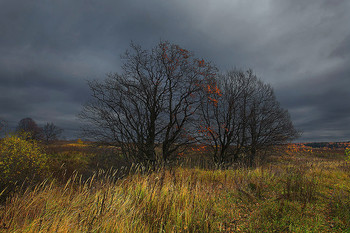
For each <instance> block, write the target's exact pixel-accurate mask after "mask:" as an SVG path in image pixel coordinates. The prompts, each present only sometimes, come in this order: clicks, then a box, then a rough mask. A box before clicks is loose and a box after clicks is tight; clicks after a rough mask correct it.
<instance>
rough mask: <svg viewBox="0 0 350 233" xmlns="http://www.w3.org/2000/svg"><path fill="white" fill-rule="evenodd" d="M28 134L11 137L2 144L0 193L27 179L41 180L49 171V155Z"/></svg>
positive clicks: (0, 144) (0, 149) (0, 154)
mask: <svg viewBox="0 0 350 233" xmlns="http://www.w3.org/2000/svg"><path fill="white" fill-rule="evenodd" d="M26 138H28V135H27V134H26V133H24V134H21V135H10V136H7V137H6V138H4V139H3V140H2V141H1V142H0V192H1V191H2V190H3V189H5V188H7V190H8V191H10V190H12V189H14V188H15V187H16V186H17V185H22V183H23V182H24V181H25V180H26V179H27V178H31V180H32V181H37V180H41V178H43V177H45V175H46V171H47V155H46V153H45V152H44V150H43V149H42V147H41V146H40V145H39V144H38V143H37V142H36V141H34V140H26Z"/></svg>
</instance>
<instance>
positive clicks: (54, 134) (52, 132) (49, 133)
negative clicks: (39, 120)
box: [43, 122, 63, 143]
mask: <svg viewBox="0 0 350 233" xmlns="http://www.w3.org/2000/svg"><path fill="white" fill-rule="evenodd" d="M62 132H63V129H61V128H59V127H57V126H56V125H55V124H54V123H52V122H51V123H46V125H44V127H43V136H44V140H45V142H46V143H50V142H53V141H56V140H57V139H58V137H59V136H60V135H61V134H62Z"/></svg>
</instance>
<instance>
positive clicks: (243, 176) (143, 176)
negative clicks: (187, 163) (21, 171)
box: [0, 152, 350, 232]
mask: <svg viewBox="0 0 350 233" xmlns="http://www.w3.org/2000/svg"><path fill="white" fill-rule="evenodd" d="M315 153H316V152H313V153H312V154H310V153H301V154H295V155H293V154H285V155H284V157H282V158H281V157H276V158H272V161H271V163H269V164H265V165H264V166H260V167H258V168H255V169H243V168H242V169H236V170H203V169H189V168H181V167H177V168H173V169H163V170H158V171H156V172H149V173H140V172H139V173H138V172H136V173H133V174H129V175H128V176H127V177H125V178H122V179H117V176H116V174H117V173H113V172H112V171H110V172H102V171H100V172H98V173H96V174H95V175H94V176H92V177H91V178H89V179H88V180H86V181H82V179H81V177H80V176H79V175H77V174H75V175H74V176H72V177H71V179H69V180H68V182H67V183H66V184H65V185H60V184H58V183H56V182H43V183H42V184H40V185H38V186H36V187H35V189H34V190H33V189H28V190H27V191H25V192H24V193H22V194H16V195H14V196H13V197H11V198H9V199H8V200H7V202H6V204H4V205H2V206H1V207H0V232H237V231H242V232H350V164H347V163H346V162H345V161H344V160H343V159H342V157H341V156H340V154H337V153H335V154H333V156H330V155H329V156H317V155H315Z"/></svg>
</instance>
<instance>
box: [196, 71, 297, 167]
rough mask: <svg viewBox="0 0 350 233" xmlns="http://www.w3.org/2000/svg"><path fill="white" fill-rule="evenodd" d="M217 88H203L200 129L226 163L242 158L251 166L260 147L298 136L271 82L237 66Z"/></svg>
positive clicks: (216, 159) (219, 162) (215, 155)
mask: <svg viewBox="0 0 350 233" xmlns="http://www.w3.org/2000/svg"><path fill="white" fill-rule="evenodd" d="M216 85H217V88H216V89H215V90H214V91H213V90H212V89H208V90H207V91H205V92H203V98H202V102H201V107H200V109H201V111H200V119H201V120H200V121H199V123H200V125H199V132H200V135H201V136H202V137H203V141H204V143H206V144H208V145H210V146H211V147H212V151H213V159H214V162H215V163H216V164H217V166H219V167H222V166H225V165H229V164H231V163H232V162H237V161H238V160H239V159H240V158H242V157H246V158H248V163H249V165H250V166H252V165H253V161H254V159H255V157H256V153H257V152H258V151H262V150H264V149H267V148H269V147H270V146H272V145H276V144H281V143H285V142H286V141H287V140H290V139H293V138H295V137H297V136H298V133H297V131H296V130H295V129H294V127H293V125H292V122H291V120H290V116H289V114H288V112H287V111H286V110H284V109H282V108H281V107H280V105H279V103H278V101H277V100H276V97H275V95H274V93H273V89H272V87H271V86H270V85H268V84H264V83H263V82H262V81H261V80H259V79H258V78H257V77H256V76H255V75H254V74H253V72H252V70H248V71H246V72H243V71H239V70H233V71H230V72H228V73H227V74H225V75H222V76H220V77H219V78H218V79H217V80H216Z"/></svg>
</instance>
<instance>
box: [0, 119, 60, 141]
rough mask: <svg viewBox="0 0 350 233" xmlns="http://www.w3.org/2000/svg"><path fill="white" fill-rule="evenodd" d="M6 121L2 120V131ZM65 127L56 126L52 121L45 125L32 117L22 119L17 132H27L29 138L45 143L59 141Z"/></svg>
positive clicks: (0, 127) (0, 123)
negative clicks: (38, 123)
mask: <svg viewBox="0 0 350 233" xmlns="http://www.w3.org/2000/svg"><path fill="white" fill-rule="evenodd" d="M5 126H6V122H5V121H4V120H0V131H1V130H2V129H4V128H5ZM62 132H63V129H61V128H60V127H58V126H56V125H55V124H54V123H52V122H47V123H46V124H45V125H44V126H43V127H40V126H38V125H37V123H36V122H35V121H34V120H33V119H32V118H30V117H26V118H23V119H21V120H20V121H19V122H18V124H17V127H16V130H15V133H18V134H23V135H24V134H25V135H26V138H27V139H30V140H36V141H43V142H45V143H51V142H54V141H57V140H58V139H59V137H60V135H61V134H62Z"/></svg>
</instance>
